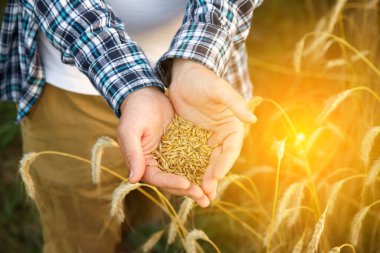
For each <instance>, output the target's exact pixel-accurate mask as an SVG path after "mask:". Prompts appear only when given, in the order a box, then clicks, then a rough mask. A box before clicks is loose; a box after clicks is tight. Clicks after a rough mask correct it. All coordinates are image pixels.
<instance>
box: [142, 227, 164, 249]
mask: <svg viewBox="0 0 380 253" xmlns="http://www.w3.org/2000/svg"><path fill="white" fill-rule="evenodd" d="M163 234H164V230H160V231H157V232H156V233H154V234H153V235H152V236H151V237H150V238H149V239H148V240H147V241H146V242H145V243H144V244H143V246H142V251H143V252H144V253H147V252H149V251H151V250H152V249H153V247H154V246H155V245H156V244H157V243H158V241H159V240H160V239H161V237H162V235H163Z"/></svg>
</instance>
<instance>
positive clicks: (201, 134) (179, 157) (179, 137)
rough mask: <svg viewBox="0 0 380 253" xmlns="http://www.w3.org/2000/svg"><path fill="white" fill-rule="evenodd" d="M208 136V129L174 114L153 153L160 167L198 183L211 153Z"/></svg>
mask: <svg viewBox="0 0 380 253" xmlns="http://www.w3.org/2000/svg"><path fill="white" fill-rule="evenodd" d="M210 137H211V132H209V131H208V130H206V129H204V128H202V127H200V126H198V125H195V124H193V123H191V122H190V121H187V120H185V119H183V118H181V117H180V116H178V115H176V116H175V117H174V119H173V121H172V122H171V123H170V124H169V126H168V128H167V129H166V131H165V133H164V134H163V136H162V138H161V143H160V145H159V147H158V149H157V150H156V151H155V152H154V153H153V154H154V155H155V158H156V159H157V161H158V163H159V168H160V169H162V170H163V171H165V172H169V173H174V174H176V175H181V176H185V177H187V178H188V179H189V180H190V181H192V182H194V183H196V184H200V183H201V182H202V177H203V174H204V171H205V169H206V168H207V166H208V163H209V159H210V155H211V152H212V148H211V147H210V146H209V145H208V144H207V143H208V139H209V138H210Z"/></svg>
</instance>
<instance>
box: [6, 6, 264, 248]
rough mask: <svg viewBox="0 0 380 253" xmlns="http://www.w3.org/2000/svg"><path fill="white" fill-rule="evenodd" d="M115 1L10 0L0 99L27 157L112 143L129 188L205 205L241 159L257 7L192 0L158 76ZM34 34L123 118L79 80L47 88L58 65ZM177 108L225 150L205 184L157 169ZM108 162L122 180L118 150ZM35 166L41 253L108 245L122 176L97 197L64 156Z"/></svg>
mask: <svg viewBox="0 0 380 253" xmlns="http://www.w3.org/2000/svg"><path fill="white" fill-rule="evenodd" d="M157 1H158V0H157ZM110 2H111V4H110V3H109V2H108V1H105V0H76V1H68V0H60V1H52V0H50V1H49V0H9V3H8V6H7V8H6V11H5V14H4V18H3V25H2V29H1V35H0V36H1V41H0V97H1V99H2V100H12V101H14V102H16V103H17V104H18V115H17V121H18V122H21V123H22V132H23V141H24V147H23V148H24V152H39V151H43V150H57V151H60V152H67V153H72V154H76V155H79V156H82V157H85V158H89V156H90V152H91V146H92V145H93V144H94V142H95V141H96V139H97V138H98V137H100V136H103V135H107V136H110V137H113V138H117V140H118V143H119V145H120V148H121V154H122V155H123V157H124V160H125V162H126V164H127V165H128V168H129V182H130V183H136V182H138V181H140V180H143V181H144V182H146V183H149V184H151V185H154V186H157V187H159V188H161V189H162V190H164V191H166V192H169V193H172V194H175V195H182V196H188V197H190V198H192V199H194V200H195V201H196V202H197V203H198V204H199V205H200V206H202V207H206V206H208V205H209V203H210V200H212V199H213V198H215V194H216V188H217V183H218V180H220V179H221V178H223V177H224V176H225V175H226V173H227V172H228V171H229V170H230V169H231V167H232V165H233V163H234V162H235V160H236V159H237V157H238V155H239V153H240V149H241V146H242V141H243V133H244V126H243V122H245V123H253V122H255V120H256V119H255V117H254V115H253V114H252V113H251V112H250V111H249V110H248V108H247V105H246V103H245V100H244V99H243V97H242V96H241V95H239V93H238V92H237V91H236V90H238V91H240V92H241V93H243V95H245V96H246V97H249V96H250V95H251V89H250V82H249V77H248V73H247V63H246V54H245V45H244V41H245V39H246V37H247V35H248V32H249V26H250V22H251V18H252V13H253V9H254V8H255V7H257V6H258V5H259V4H260V2H261V1H260V0H255V1H253V0H251V1H249V0H236V1H211V0H202V1H200V0H199V1H188V3H187V6H186V10H185V16H184V18H183V22H182V25H181V26H180V28H179V30H178V32H177V33H176V34H175V36H174V38H173V40H172V43H171V45H170V48H169V49H168V50H167V51H166V52H165V53H164V54H163V55H162V57H161V58H160V59H159V60H158V61H157V63H156V66H155V68H153V67H151V65H150V63H149V60H148V59H147V57H146V56H145V54H144V53H143V51H142V49H141V48H140V47H139V45H138V44H137V43H136V42H135V41H134V40H132V39H133V38H131V37H129V36H128V35H127V33H128V23H127V26H126V30H125V27H124V26H123V22H122V21H121V20H120V19H119V18H118V17H116V15H115V14H114V11H113V9H112V7H113V6H112V2H115V1H110ZM120 2H121V1H120ZM126 2H128V1H126ZM131 2H133V1H131ZM141 2H143V1H140V4H143V3H141ZM161 2H162V1H161ZM135 3H136V2H135ZM163 15H165V13H163ZM141 18H142V19H149V16H146V17H141ZM126 31H127V33H126ZM42 36H43V37H42ZM38 37H39V38H45V39H46V41H48V42H47V44H46V41H45V45H53V46H54V48H55V49H56V50H57V51H58V52H59V55H60V57H61V61H62V62H63V63H65V64H71V65H75V66H76V69H77V70H79V71H80V72H81V73H83V74H84V75H85V76H86V78H87V79H88V80H89V82H90V83H91V84H92V85H93V87H94V88H95V90H96V92H98V93H99V94H100V95H101V96H102V97H103V98H105V99H106V101H107V102H108V104H109V106H110V107H111V108H112V110H113V112H114V113H115V114H116V116H117V117H119V118H120V119H119V120H117V118H116V117H114V116H113V114H112V112H111V110H110V109H109V107H107V106H106V105H105V103H104V101H103V100H102V99H100V97H97V96H91V95H90V94H89V93H86V92H83V93H82V92H75V91H72V90H71V89H74V88H73V87H74V86H75V85H78V84H76V81H73V82H72V83H70V84H69V83H67V82H63V83H62V86H61V84H59V80H60V79H59V78H58V80H57V82H58V83H56V84H53V83H48V82H46V79H45V77H48V76H49V75H48V73H49V67H50V66H52V65H53V64H52V65H49V64H47V62H49V57H45V58H44V49H43V45H44V43H43V42H42V43H41V42H38ZM45 53H46V51H45ZM41 54H42V60H41ZM45 56H46V54H45ZM60 69H61V70H62V71H64V68H63V67H62V66H61V67H60ZM45 72H46V73H45ZM59 72H60V70H58V71H57V72H56V74H58V73H59ZM45 74H46V76H45ZM75 75H76V74H75ZM50 76H54V72H53V75H50ZM87 79H86V80H87ZM51 80H54V77H53V78H52V79H51ZM76 80H77V79H76ZM78 80H79V79H78ZM53 82H54V81H53ZM64 83H65V84H64ZM230 84H232V85H233V86H234V88H235V89H236V90H234V89H233V87H232V86H231V85H230ZM165 86H166V87H169V98H170V101H169V99H168V97H166V96H165V95H164V93H163V90H164V87H165ZM62 87H66V88H62ZM78 89H80V90H83V87H81V86H80V85H78ZM170 102H171V103H170ZM174 111H175V112H176V113H177V114H179V115H180V116H182V117H183V118H185V119H188V120H190V121H192V122H194V123H196V124H199V125H202V126H204V127H206V128H207V129H209V130H211V131H213V135H212V137H211V139H210V145H215V144H221V145H220V146H218V147H217V148H215V149H214V151H213V153H212V155H211V160H210V165H209V167H208V168H207V170H206V173H205V176H204V178H203V181H202V185H201V186H198V185H195V184H193V183H190V182H189V181H188V180H187V179H186V178H184V177H180V176H176V175H173V174H169V173H164V172H162V171H160V170H159V168H158V167H157V166H152V164H154V162H155V161H154V159H153V156H152V155H151V153H152V152H153V151H154V150H155V149H156V147H157V146H158V143H159V141H160V137H161V135H162V132H163V129H164V128H165V126H167V125H168V124H169V122H170V121H171V119H172V118H173V115H174ZM116 127H117V134H116V135H115V133H114V131H115V129H116ZM105 159H106V161H105V164H106V165H107V166H108V167H110V168H112V169H114V170H115V171H116V172H118V173H120V174H125V175H126V173H127V170H126V169H125V166H123V164H122V162H121V158H120V154H118V153H117V152H115V151H113V152H112V153H111V152H110V153H107V155H105ZM31 169H32V176H33V180H34V181H35V185H36V194H37V196H36V204H37V207H38V209H39V213H40V216H41V221H42V224H43V229H44V243H45V244H44V251H45V252H112V251H113V250H114V249H115V247H116V244H117V243H118V242H119V241H120V231H119V230H120V229H119V226H118V224H116V223H115V222H114V221H111V222H110V223H109V224H108V225H107V226H106V227H104V226H105V222H106V221H107V218H108V205H109V203H110V199H111V195H112V190H113V189H114V188H115V187H116V186H117V185H118V184H119V183H120V182H119V181H117V179H115V178H113V177H112V176H110V175H104V177H102V182H101V188H100V189H101V191H100V192H98V191H96V186H94V185H93V184H92V183H91V180H90V179H89V171H88V166H86V165H83V164H82V163H80V162H78V161H68V159H63V158H60V157H48V156H45V157H41V158H39V159H38V160H37V161H36V162H35V163H34V164H33V166H32V168H31ZM132 198H134V200H133V201H132V203H131V206H128V207H127V212H128V209H129V208H131V209H133V208H134V207H135V209H137V211H136V213H135V214H130V215H129V218H130V219H129V222H131V223H133V222H134V221H135V219H139V218H141V217H142V216H143V214H142V212H143V211H144V210H143V209H144V208H143V207H141V206H139V205H138V203H137V200H136V199H139V198H138V197H134V196H132ZM138 201H140V199H139V200H138ZM136 207H138V208H136ZM131 217H132V218H131ZM100 231H102V233H101V234H100Z"/></svg>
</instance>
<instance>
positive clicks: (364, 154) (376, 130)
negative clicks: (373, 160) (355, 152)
mask: <svg viewBox="0 0 380 253" xmlns="http://www.w3.org/2000/svg"><path fill="white" fill-rule="evenodd" d="M379 134H380V126H375V127H371V128H370V129H369V130H368V131H367V132H366V134H365V135H364V138H363V141H362V144H361V149H360V158H361V160H362V161H363V163H364V165H365V166H368V164H369V162H370V161H369V160H370V155H371V150H372V146H373V144H374V142H375V139H376V137H377V136H378V135H379Z"/></svg>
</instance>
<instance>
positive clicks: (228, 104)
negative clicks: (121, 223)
mask: <svg viewBox="0 0 380 253" xmlns="http://www.w3.org/2000/svg"><path fill="white" fill-rule="evenodd" d="M169 98H170V101H169V99H168V97H167V96H165V95H164V94H163V93H162V92H160V91H159V90H158V88H155V87H147V88H142V89H140V90H137V91H135V92H133V93H132V94H130V95H128V97H127V98H126V99H125V100H124V101H123V103H122V105H121V112H122V113H121V117H120V123H119V126H118V129H117V136H118V142H119V144H120V147H121V150H122V153H123V155H124V158H125V161H126V163H127V164H128V165H129V168H130V177H129V182H130V183H137V182H139V181H140V180H142V181H144V182H146V183H148V184H151V185H154V186H157V187H159V188H161V189H162V190H164V191H166V192H169V193H171V194H175V195H181V196H188V197H190V198H192V199H193V200H194V201H196V202H197V203H198V204H199V205H200V206H201V207H207V206H208V205H209V204H210V200H212V199H214V198H215V195H216V188H217V184H218V181H219V180H220V179H222V178H223V177H224V176H225V175H226V174H227V172H228V171H229V170H230V169H231V167H232V165H233V164H234V162H235V161H236V159H237V158H238V156H239V154H240V150H241V147H242V143H243V137H244V124H243V123H254V122H256V117H255V116H254V115H253V114H252V113H251V112H250V111H249V109H248V107H247V104H246V102H245V100H244V99H243V98H242V97H241V96H240V95H239V94H238V93H237V92H236V91H235V90H234V89H233V88H232V87H231V85H230V84H228V83H227V82H226V81H224V80H223V79H222V78H220V77H218V76H217V75H216V74H215V73H214V72H212V71H211V70H209V69H207V68H206V67H204V66H202V65H200V64H197V63H195V62H192V61H189V60H181V59H176V60H174V62H173V68H172V83H171V85H170V89H169ZM173 107H174V110H175V112H176V113H177V114H178V115H180V116H182V117H183V118H185V119H187V120H190V121H192V122H194V123H195V124H198V125H200V126H203V127H205V128H207V129H209V130H211V131H212V132H213V135H212V136H211V138H210V140H209V144H210V145H211V146H214V145H218V146H217V147H216V148H215V149H214V150H213V152H212V154H211V159H210V164H209V166H208V168H207V169H206V173H205V175H204V177H203V182H202V185H201V187H200V186H198V185H195V184H193V183H191V182H190V181H189V180H187V179H186V178H185V177H182V176H177V175H174V174H171V173H165V172H163V171H161V170H160V169H159V168H158V166H157V161H156V160H155V159H154V158H153V155H152V152H153V151H154V150H155V149H156V148H157V147H158V144H159V142H160V138H161V136H162V134H163V129H164V128H165V127H166V126H167V125H168V124H169V123H170V121H171V120H172V119H173V116H174V110H173Z"/></svg>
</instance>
